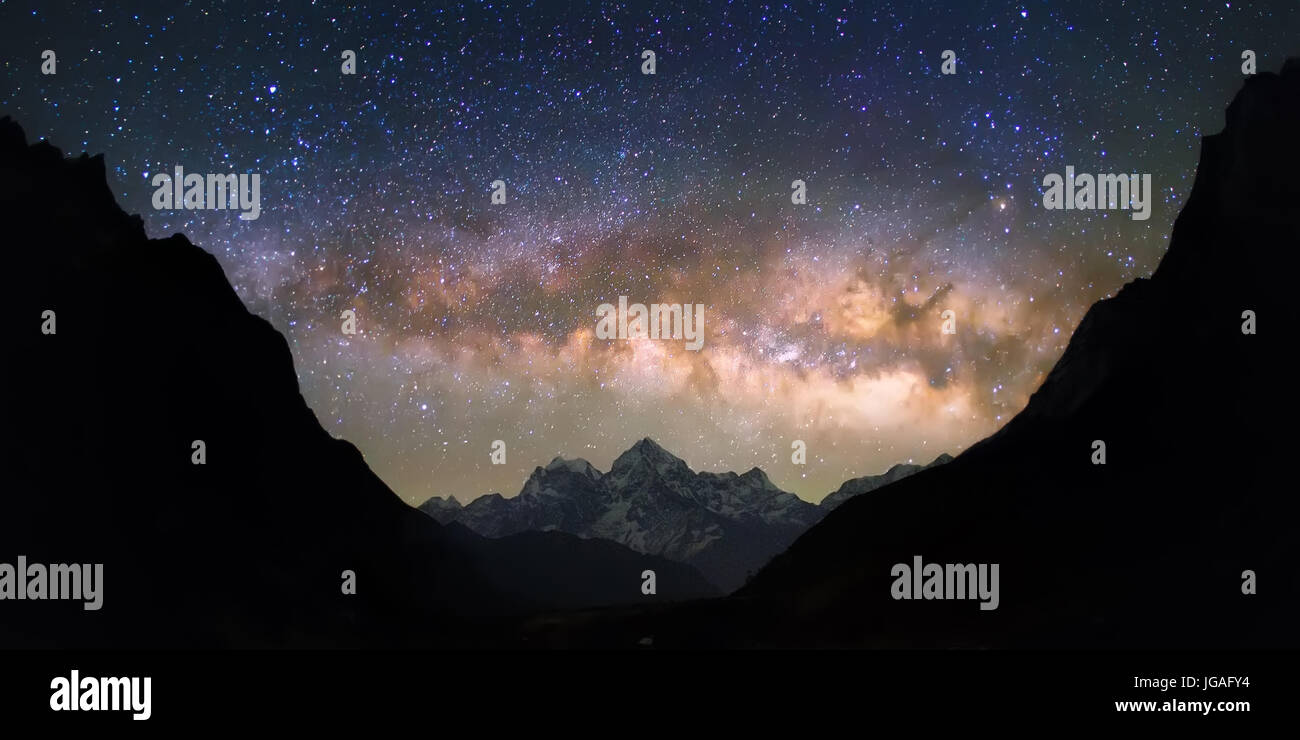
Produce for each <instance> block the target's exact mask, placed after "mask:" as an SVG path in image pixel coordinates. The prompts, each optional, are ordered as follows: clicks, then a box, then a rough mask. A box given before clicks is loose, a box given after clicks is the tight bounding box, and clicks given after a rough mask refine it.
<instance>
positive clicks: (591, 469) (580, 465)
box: [538, 455, 601, 480]
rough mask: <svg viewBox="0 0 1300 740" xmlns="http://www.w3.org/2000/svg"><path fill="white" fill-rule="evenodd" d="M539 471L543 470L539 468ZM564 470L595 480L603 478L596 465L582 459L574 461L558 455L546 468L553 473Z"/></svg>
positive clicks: (576, 458) (578, 458) (574, 459)
mask: <svg viewBox="0 0 1300 740" xmlns="http://www.w3.org/2000/svg"><path fill="white" fill-rule="evenodd" d="M538 470H542V468H539V469H538ZM562 470H567V471H568V472H570V473H577V474H578V475H585V476H587V477H588V478H591V479H593V480H599V479H600V476H601V472H600V471H599V470H597V469H596V467H595V466H594V465H592V464H591V463H589V462H587V461H586V460H584V459H583V458H581V457H575V458H573V459H572V460H568V459H565V458H563V457H560V456H559V455H556V456H555V457H554V458H552V459H551V461H550V462H549V463H547V464H546V468H545V471H546V472H551V473H554V472H558V471H562Z"/></svg>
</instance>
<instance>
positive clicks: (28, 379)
mask: <svg viewBox="0 0 1300 740" xmlns="http://www.w3.org/2000/svg"><path fill="white" fill-rule="evenodd" d="M0 223H3V229H4V234H5V237H4V244H5V246H6V250H5V252H6V255H5V259H6V261H7V265H6V275H7V276H9V280H8V281H6V282H7V284H6V289H5V297H4V301H5V304H6V307H7V311H6V315H7V316H9V317H11V320H12V321H13V323H14V326H13V332H12V335H13V336H12V337H11V350H12V351H11V352H10V353H7V356H6V362H5V363H3V367H4V381H5V384H4V387H5V388H6V389H7V393H6V394H5V399H4V419H3V425H2V426H3V435H4V438H3V444H2V445H0V454H2V455H3V468H2V469H3V483H2V485H0V562H3V563H14V562H15V561H16V557H17V556H19V555H25V556H26V557H27V558H28V561H29V562H44V563H82V562H85V563H102V564H104V580H105V583H104V605H103V608H102V610H100V611H97V612H90V611H83V610H82V609H81V605H80V604H79V603H75V602H73V603H68V602H50V601H45V602H40V601H26V602H15V601H3V602H0V646H9V647H14V646H22V647H29V646H99V645H104V646H112V645H129V646H149V645H354V644H355V645H361V644H383V643H410V642H415V643H421V644H459V645H464V644H478V643H482V642H483V641H484V640H491V639H495V638H494V637H492V636H485V633H484V631H483V630H485V629H489V628H490V625H492V624H494V623H495V622H493V620H494V619H500V618H505V617H507V616H509V615H516V614H519V613H522V612H526V611H534V610H539V609H556V608H571V607H575V606H580V605H587V606H591V605H597V604H606V603H615V602H628V601H636V600H644V599H646V598H648V597H645V596H643V595H642V594H641V591H640V587H641V577H640V574H641V572H642V570H643V569H647V568H649V569H653V570H655V571H656V573H657V587H658V594H657V595H656V596H655V597H653V598H655V599H672V598H688V597H696V596H702V595H708V594H711V593H714V591H713V589H712V587H711V586H709V585H708V584H707V582H706V581H704V579H703V578H702V577H701V576H700V575H699V574H698V573H697V572H696V571H694V570H692V569H691V568H689V567H687V566H683V565H680V564H677V563H674V562H672V561H669V560H666V559H663V558H657V557H653V556H647V555H643V554H640V553H635V552H633V551H631V550H628V549H627V548H623V547H621V546H617V545H613V544H610V543H604V542H593V541H585V540H581V539H579V538H577V537H573V536H569V535H564V534H561V533H546V534H530V535H524V536H517V537H510V538H505V539H502V540H490V539H486V538H483V537H480V536H478V535H475V534H473V533H472V532H469V531H468V530H465V529H464V528H460V527H442V526H440V525H439V524H438V523H437V522H435V521H434V520H432V519H430V518H429V517H427V516H425V515H424V514H421V513H420V512H418V511H416V510H415V509H413V508H411V507H409V506H407V505H405V504H404V503H403V502H402V501H401V500H400V499H399V498H398V497H397V496H396V495H394V494H393V493H392V491H390V490H389V489H388V488H387V487H386V486H385V485H384V484H383V482H382V481H380V480H379V479H378V478H377V477H375V475H374V474H373V473H371V471H370V470H369V468H367V466H366V464H365V461H364V460H363V459H362V457H361V455H360V453H359V452H358V451H357V450H356V449H355V448H354V447H353V446H352V445H350V444H348V443H347V442H344V441H342V440H338V439H334V438H332V437H330V435H329V434H328V433H326V432H325V430H324V429H322V427H321V426H320V425H319V423H318V422H317V420H316V418H315V416H314V415H313V414H312V412H311V410H310V409H309V408H308V407H307V406H306V404H305V402H304V401H303V399H302V396H301V395H300V393H299V390H298V384H297V377H296V375H295V373H294V368H293V364H292V358H291V355H290V352H289V348H288V345H287V344H286V342H285V340H284V338H283V337H282V336H281V335H280V334H279V333H277V332H276V331H275V330H274V329H273V328H272V327H271V325H270V324H268V323H267V322H266V321H264V320H262V319H261V318H258V317H256V316H254V315H252V314H250V313H249V312H248V311H247V310H246V309H245V307H244V306H243V304H242V303H241V302H240V300H239V298H238V297H237V296H236V294H235V292H234V291H233V290H232V289H231V287H230V285H229V283H228V282H227V280H226V278H225V276H224V274H223V273H222V270H221V268H220V267H219V266H218V264H217V262H216V260H215V259H214V258H213V257H212V256H211V255H209V254H208V253H206V252H204V251H203V250H201V249H199V248H198V247H196V246H194V245H192V244H190V242H189V241H188V240H187V239H186V238H185V237H183V236H181V235H176V236H173V237H170V238H167V239H148V238H146V236H145V232H144V229H143V226H142V222H141V220H140V219H139V217H133V216H128V215H127V214H126V213H124V212H123V211H122V210H121V209H120V208H119V207H118V206H117V204H116V203H115V202H114V199H113V196H112V193H111V192H110V190H109V188H108V185H107V183H106V180H105V173H104V162H103V159H102V157H93V158H92V157H87V156H84V155H83V156H81V157H80V158H76V159H65V158H64V157H63V155H62V154H61V153H60V151H59V150H58V149H56V148H54V147H53V146H51V145H49V144H46V143H37V144H34V145H30V146H29V145H28V144H27V142H26V137H25V135H24V133H23V131H22V130H21V129H20V128H19V126H18V125H17V124H16V123H14V122H13V121H11V120H10V119H7V118H6V119H3V120H0ZM46 310H52V311H55V312H56V313H55V321H56V323H55V328H56V333H55V334H53V335H46V334H43V333H42V331H41V325H42V312H44V311H46ZM196 439H201V440H203V441H204V442H205V443H206V448H207V464H206V465H193V464H191V442H192V441H193V440H196ZM344 570H352V571H354V572H355V573H356V577H357V593H356V595H344V594H342V593H341V584H342V576H341V574H342V572H343V571H344ZM483 625H489V627H484V626H483Z"/></svg>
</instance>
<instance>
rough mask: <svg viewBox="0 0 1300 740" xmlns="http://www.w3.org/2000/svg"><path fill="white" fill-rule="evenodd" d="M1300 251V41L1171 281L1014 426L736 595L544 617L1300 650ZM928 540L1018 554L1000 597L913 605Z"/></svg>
mask: <svg viewBox="0 0 1300 740" xmlns="http://www.w3.org/2000/svg"><path fill="white" fill-rule="evenodd" d="M1298 255H1300V62H1298V60H1294V59H1293V60H1291V61H1289V62H1288V63H1287V65H1286V67H1285V69H1284V70H1283V72H1282V73H1281V74H1280V75H1279V74H1271V73H1261V74H1259V75H1258V76H1255V77H1252V78H1250V79H1249V80H1248V81H1247V82H1246V83H1245V86H1244V88H1243V89H1242V90H1241V92H1240V93H1239V94H1238V95H1237V96H1236V98H1235V99H1234V100H1233V102H1232V104H1231V106H1230V107H1229V108H1228V111H1227V126H1226V127H1225V129H1224V130H1223V132H1222V133H1220V134H1217V135H1213V136H1206V137H1205V138H1204V140H1203V143H1202V150H1201V160H1200V164H1199V166H1198V168H1197V174H1196V180H1195V184H1194V186H1193V189H1192V193H1191V195H1190V197H1189V199H1188V201H1187V203H1186V205H1185V206H1184V208H1183V210H1182V212H1181V214H1180V215H1179V217H1178V219H1177V222H1176V224H1175V226H1174V230H1173V236H1172V240H1171V243H1170V246H1169V249H1168V252H1167V254H1166V255H1165V257H1164V259H1163V261H1162V262H1161V264H1160V266H1159V268H1158V269H1157V270H1156V271H1155V273H1154V275H1153V276H1152V277H1151V278H1150V279H1140V280H1135V281H1133V282H1132V283H1130V284H1128V285H1126V286H1124V288H1123V289H1122V290H1121V291H1119V293H1118V294H1117V295H1116V296H1114V297H1113V298H1110V299H1107V300H1103V301H1100V302H1098V303H1097V304H1095V305H1094V306H1093V307H1092V308H1091V309H1090V310H1089V311H1088V313H1087V315H1086V316H1085V318H1084V319H1083V321H1082V322H1081V324H1080V326H1079V327H1078V329H1077V330H1076V331H1075V333H1074V335H1073V337H1072V338H1071V340H1070V344H1069V346H1068V348H1067V349H1066V351H1065V353H1064V355H1063V356H1062V357H1061V359H1060V361H1059V362H1058V363H1057V365H1056V366H1055V368H1054V369H1053V370H1052V372H1051V373H1050V374H1049V376H1048V377H1047V378H1046V379H1045V381H1044V383H1043V385H1042V387H1041V388H1040V389H1039V390H1038V391H1037V392H1036V393H1035V394H1034V395H1033V397H1032V398H1031V399H1030V401H1029V403H1028V405H1027V407H1026V408H1025V410H1024V411H1023V412H1022V413H1020V414H1019V415H1017V416H1016V417H1015V418H1014V419H1013V420H1011V421H1010V422H1009V423H1008V424H1007V425H1006V426H1005V427H1004V428H1003V429H1002V430H1001V431H999V432H998V433H997V434H994V435H993V436H992V437H990V438H988V439H986V440H984V441H982V442H980V443H979V444H977V445H975V446H973V447H972V448H971V449H969V450H967V451H966V452H965V453H964V454H962V455H961V456H959V457H958V458H957V459H955V460H954V461H952V462H950V463H948V464H946V465H940V466H937V467H934V468H931V469H928V470H925V471H922V472H919V473H917V474H915V475H913V476H910V477H908V478H905V479H904V480H902V481H899V482H897V483H894V484H891V485H888V486H886V487H884V488H880V489H878V490H875V491H873V492H872V493H871V495H869V496H859V497H856V498H854V499H852V500H849V501H848V502H846V503H844V504H843V505H842V506H840V507H839V508H837V509H836V510H834V511H832V512H831V513H830V514H829V515H827V517H826V518H825V519H823V520H822V522H821V523H819V524H818V525H816V526H814V527H813V528H812V529H810V530H809V531H808V532H807V533H806V534H804V535H803V536H802V537H801V538H800V539H799V540H797V541H796V542H795V543H794V544H793V545H792V546H791V547H790V548H789V549H788V550H787V551H786V552H785V553H784V554H782V555H780V556H778V557H777V558H776V559H774V560H773V561H772V563H771V564H770V565H769V566H768V567H767V568H765V569H764V570H763V571H761V572H760V573H759V574H758V575H757V576H756V577H755V579H754V580H753V582H752V583H751V584H750V585H748V586H747V587H745V588H743V589H741V590H740V592H738V594H737V595H735V596H732V597H729V598H728V599H726V600H724V601H718V602H705V603H699V604H690V605H682V606H681V607H669V608H663V609H656V608H646V609H638V610H626V611H622V612H620V613H619V614H618V615H616V616H610V617H608V618H606V619H604V620H603V621H601V622H599V623H592V622H590V621H589V622H587V623H584V624H583V625H582V627H581V629H580V630H578V629H575V630H572V631H571V632H568V633H566V632H565V631H564V629H563V627H562V626H557V625H556V624H555V623H554V622H550V623H547V624H545V625H544V626H541V625H539V626H538V628H537V630H536V631H537V633H539V634H541V633H548V632H549V634H551V635H553V636H555V639H556V640H557V642H558V641H559V640H561V639H563V640H564V641H565V642H566V644H572V643H573V642H575V641H579V640H585V641H586V642H585V644H608V645H630V644H634V642H635V640H636V639H637V638H639V637H640V636H642V635H653V636H654V638H655V644H656V645H666V646H683V645H709V646H712V645H717V644H724V645H780V646H788V645H863V646H949V647H953V646H957V647H959V646H971V647H977V646H978V647H989V646H993V647H998V646H1003V647H1006V646H1133V647H1139V646H1140V647H1159V646H1188V647H1208V646H1268V647H1280V646H1289V647H1295V646H1297V645H1300V630H1298V629H1297V625H1300V536H1298V535H1300V531H1298V530H1300V499H1298V498H1297V494H1296V490H1295V482H1294V480H1295V472H1294V471H1293V470H1292V467H1293V466H1294V455H1295V447H1296V434H1295V425H1296V421H1297V411H1300V409H1297V406H1298V405H1300V404H1298V402H1297V398H1298V395H1297V393H1296V390H1295V388H1294V385H1295V381H1294V378H1293V374H1294V373H1293V371H1294V368H1295V363H1294V344H1295V341H1296V336H1295V329H1296V327H1297V326H1298V325H1300V315H1297V306H1298V305H1300V303H1298V302H1297V299H1296V291H1295V286H1294V283H1295V280H1296V275H1297V274H1298V273H1297V269H1296V268H1297V258H1298V257H1297V256H1298ZM1246 311H1252V312H1254V315H1255V318H1256V333H1255V334H1253V335H1250V334H1246V333H1244V331H1243V325H1244V324H1245V323H1246V318H1245V317H1244V316H1243V313H1244V312H1246ZM1096 440H1101V441H1104V442H1105V445H1106V452H1107V457H1106V463H1105V464H1104V465H1097V464H1093V461H1092V458H1093V443H1094V441H1096ZM918 555H919V556H922V557H923V558H924V560H925V561H926V562H928V563H998V564H1000V571H1001V576H1000V602H999V606H998V608H997V609H993V610H987V611H985V610H981V609H980V608H978V606H977V603H976V602H975V601H970V600H954V601H938V600H933V601H927V600H895V599H894V598H893V597H892V595H891V588H892V584H893V583H894V578H893V576H892V575H891V568H892V567H893V565H894V564H897V563H912V562H913V558H914V557H915V556H918ZM1247 570H1251V571H1254V573H1255V576H1256V591H1257V593H1255V594H1253V595H1252V594H1245V593H1243V588H1242V587H1243V575H1242V574H1243V572H1244V571H1247Z"/></svg>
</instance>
